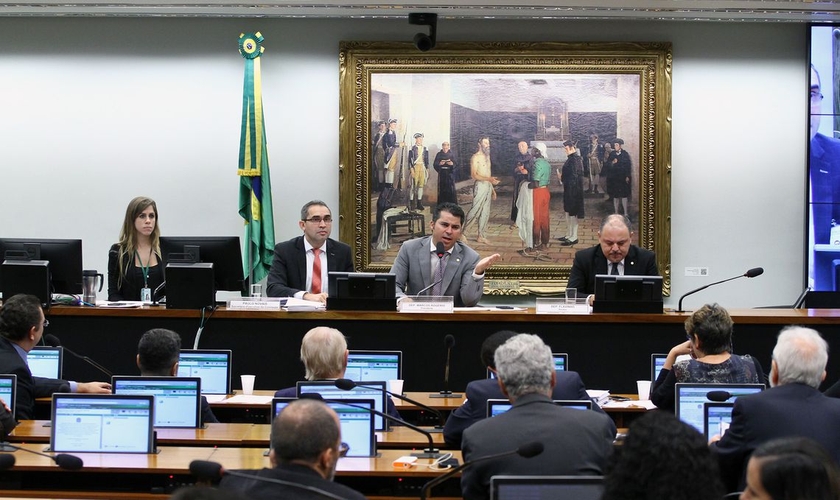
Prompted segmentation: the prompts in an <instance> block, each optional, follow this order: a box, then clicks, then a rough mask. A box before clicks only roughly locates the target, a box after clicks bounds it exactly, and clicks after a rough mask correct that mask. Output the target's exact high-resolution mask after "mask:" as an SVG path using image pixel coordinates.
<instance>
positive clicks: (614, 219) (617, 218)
mask: <svg viewBox="0 0 840 500" xmlns="http://www.w3.org/2000/svg"><path fill="white" fill-rule="evenodd" d="M613 223H618V224H621V225H624V226H625V227H626V228H627V232H628V233H630V234H633V223H631V222H630V218H629V217H627V216H626V215H620V214H610V215H608V216H606V217H604V218H603V219H601V227H600V228H599V229H598V231H599V232H602V233H603V232H604V228H605V227H607V225H610V224H613Z"/></svg>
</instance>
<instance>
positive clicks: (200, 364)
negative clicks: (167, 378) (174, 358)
mask: <svg viewBox="0 0 840 500" xmlns="http://www.w3.org/2000/svg"><path fill="white" fill-rule="evenodd" d="M232 366H233V352H232V351H231V350H230V349H181V353H180V354H179V355H178V376H179V377H199V378H200V379H201V393H202V394H205V395H206V394H211V395H212V394H232V393H233V392H232V391H231V388H230V374H231V367H232Z"/></svg>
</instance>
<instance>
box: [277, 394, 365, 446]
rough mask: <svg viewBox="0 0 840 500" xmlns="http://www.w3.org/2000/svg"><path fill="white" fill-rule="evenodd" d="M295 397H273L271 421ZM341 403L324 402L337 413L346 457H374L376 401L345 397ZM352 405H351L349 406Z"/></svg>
mask: <svg viewBox="0 0 840 500" xmlns="http://www.w3.org/2000/svg"><path fill="white" fill-rule="evenodd" d="M296 399H297V398H273V399H272V400H271V423H272V424H273V423H274V419H275V418H276V417H277V415H279V414H280V412H281V411H283V409H285V408H286V407H287V406H289V404H290V403H291V402H292V401H295V400H296ZM342 402H344V403H346V404H341V403H326V404H327V405H328V406H329V407H330V408H332V409H333V410H334V411H335V412H336V414H337V415H338V420H339V422H340V423H341V444H342V445H343V446H342V448H344V449H346V450H347V452H346V454H345V455H342V456H346V457H375V456H376V432H375V431H374V430H373V425H374V419H373V417H374V414H373V413H372V412H370V411H368V410H369V409H373V408H374V406H375V405H376V402H375V401H374V400H373V399H370V398H363V399H345V400H342ZM349 405H353V406H349ZM345 446H346V448H345Z"/></svg>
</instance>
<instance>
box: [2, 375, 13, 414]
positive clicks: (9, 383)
mask: <svg viewBox="0 0 840 500" xmlns="http://www.w3.org/2000/svg"><path fill="white" fill-rule="evenodd" d="M0 399H2V400H3V401H4V402H5V403H6V406H8V407H9V408H11V410H12V418H15V403H17V375H15V374H13V373H9V374H5V375H0Z"/></svg>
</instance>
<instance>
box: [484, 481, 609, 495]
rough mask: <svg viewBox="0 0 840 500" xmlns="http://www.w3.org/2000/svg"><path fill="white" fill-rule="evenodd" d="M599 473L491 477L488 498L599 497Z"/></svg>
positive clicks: (601, 492)
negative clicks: (587, 474) (594, 474)
mask: <svg viewBox="0 0 840 500" xmlns="http://www.w3.org/2000/svg"><path fill="white" fill-rule="evenodd" d="M603 493H604V478H603V477H602V476H493V477H491V478H490V500H521V499H523V498H529V499H530V498H551V499H553V500H600V499H601V496H602V495H603Z"/></svg>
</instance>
